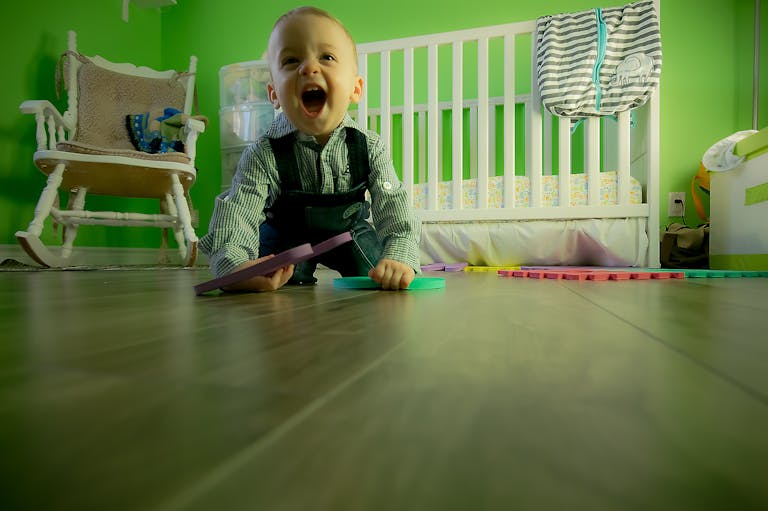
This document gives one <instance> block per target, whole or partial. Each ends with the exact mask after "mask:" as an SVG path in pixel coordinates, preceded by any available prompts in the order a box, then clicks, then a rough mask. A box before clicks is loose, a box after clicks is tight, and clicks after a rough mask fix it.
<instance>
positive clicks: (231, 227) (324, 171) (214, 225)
mask: <svg viewBox="0 0 768 511" xmlns="http://www.w3.org/2000/svg"><path fill="white" fill-rule="evenodd" d="M348 126H351V127H354V128H356V129H358V130H360V131H361V132H362V133H363V134H364V135H365V136H366V139H367V141H368V155H369V159H370V165H371V173H370V175H369V177H368V185H369V192H370V195H371V214H372V217H373V225H374V227H375V229H376V232H377V234H378V236H379V240H381V242H382V245H383V246H384V251H383V253H382V257H384V258H387V259H394V260H395V261H399V262H401V263H404V264H407V265H409V266H411V267H412V268H413V269H414V270H416V271H417V272H418V271H419V240H420V233H421V224H420V222H419V220H418V219H417V218H416V215H415V213H414V211H413V208H412V207H411V203H410V201H409V199H408V196H407V194H406V191H405V188H403V186H402V183H401V182H400V180H399V179H398V177H397V174H396V173H395V168H394V166H393V164H392V160H391V159H390V158H389V155H388V153H387V150H386V147H385V146H384V144H383V143H382V142H381V139H380V138H379V136H378V134H376V133H375V132H373V131H365V130H362V129H360V127H359V126H358V125H357V124H356V123H355V121H353V120H352V118H351V117H350V116H349V114H347V115H345V116H344V119H343V120H342V122H341V124H340V125H339V127H338V128H336V129H335V130H334V131H333V133H332V134H331V137H330V139H329V140H328V143H327V144H326V145H325V146H324V147H321V146H320V145H319V144H318V143H317V142H316V141H315V138H314V137H312V136H309V135H305V134H303V133H300V132H299V133H297V137H296V140H297V143H296V144H294V151H295V153H296V160H297V162H298V165H299V173H300V181H301V187H302V190H303V191H305V192H313V193H336V192H345V191H348V190H349V189H350V188H351V186H350V185H351V182H350V181H351V177H352V176H351V174H350V172H349V162H348V158H347V147H346V144H345V138H346V133H345V130H344V129H343V128H346V127H348ZM294 131H296V128H295V127H294V126H293V125H292V124H291V123H290V121H289V120H288V118H287V117H286V116H285V115H284V114H282V113H281V114H280V115H278V117H277V118H276V119H275V121H274V122H273V123H272V126H271V127H270V128H269V129H268V130H267V132H266V133H265V134H264V136H263V137H261V138H260V139H259V140H257V141H256V142H255V143H253V144H251V145H250V146H249V147H248V148H247V149H246V150H245V151H244V152H243V155H242V157H241V158H240V163H239V164H238V166H237V172H236V173H235V176H234V178H233V179H232V186H231V187H230V189H229V190H227V191H225V192H223V193H222V194H221V195H219V196H218V197H216V204H215V206H214V211H213V217H212V218H211V223H210V225H209V226H208V234H206V235H205V236H203V237H202V238H201V239H200V249H201V250H202V252H203V253H204V254H206V255H207V256H208V258H209V260H210V263H211V272H212V273H213V274H214V275H215V276H217V277H218V276H221V275H225V274H227V273H230V272H231V271H232V270H233V269H234V268H236V267H237V266H239V265H240V264H242V263H244V262H246V261H249V260H251V259H256V258H258V257H259V226H260V225H261V223H262V222H264V220H265V218H266V216H265V213H264V210H265V209H267V208H270V207H271V206H272V205H273V204H274V203H275V200H276V199H277V197H278V196H279V195H280V177H279V175H278V172H277V166H276V164H275V156H274V154H273V153H272V148H271V146H270V143H269V140H268V139H269V138H280V137H282V136H284V135H287V134H288V133H291V132H294Z"/></svg>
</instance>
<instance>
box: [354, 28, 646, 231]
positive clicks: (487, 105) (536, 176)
mask: <svg viewBox="0 0 768 511" xmlns="http://www.w3.org/2000/svg"><path fill="white" fill-rule="evenodd" d="M534 31H535V23H534V22H533V21H529V22H522V23H511V24H504V25H496V26H491V27H483V28H479V29H469V30H460V31H454V32H444V33H439V34H431V35H426V36H418V37H408V38H402V39H394V40H388V41H379V42H373V43H364V44H360V45H358V54H359V72H360V74H361V76H362V77H363V80H364V82H365V84H366V86H365V87H364V92H363V96H362V98H361V101H360V102H359V104H358V107H357V112H356V115H357V120H358V122H359V124H360V125H361V126H367V127H368V128H369V129H374V130H376V131H377V132H378V133H379V134H380V135H381V137H382V139H383V141H384V143H385V145H386V146H387V147H390V148H391V147H393V146H395V147H396V148H397V152H398V154H397V155H395V154H393V160H394V161H395V165H396V167H400V170H401V171H402V176H403V182H404V186H405V187H406V188H407V189H408V191H409V195H410V196H411V197H413V191H414V184H415V183H424V184H426V188H427V200H426V208H425V209H421V210H419V211H418V212H419V215H420V217H421V219H422V220H423V221H427V222H442V221H473V220H517V219H558V218H563V219H568V218H607V217H614V218H623V217H649V215H650V216H651V217H654V216H655V217H656V218H658V206H656V205H653V204H652V203H651V201H653V197H654V196H652V195H651V193H646V196H645V198H644V200H643V203H642V204H632V203H631V202H630V180H631V177H630V176H631V175H633V174H637V175H636V177H637V179H638V180H640V182H641V184H642V185H643V186H644V187H646V189H648V190H653V186H657V185H656V184H655V179H656V177H655V175H656V174H654V172H657V171H658V169H657V168H656V169H652V168H651V166H652V165H653V164H654V161H657V156H658V155H657V152H658V150H657V148H656V149H655V151H654V150H651V149H652V148H651V147H650V145H651V143H652V142H651V141H652V139H654V137H657V136H658V135H657V133H658V129H657V127H656V132H654V133H653V136H651V135H652V130H651V126H652V123H653V122H657V115H656V112H657V106H656V110H654V109H653V108H650V109H649V110H651V114H649V115H646V117H647V119H646V120H645V122H644V126H642V127H639V128H632V129H630V124H631V120H632V119H631V116H630V114H629V113H628V112H623V113H621V114H619V115H618V118H617V119H616V120H615V121H614V120H607V119H599V118H590V119H587V120H586V121H584V122H583V126H581V127H579V128H578V129H579V130H581V131H582V135H581V137H580V139H581V140H583V142H581V141H580V143H579V144H578V145H574V142H573V141H574V140H575V139H576V137H575V136H574V135H572V132H571V129H572V126H573V123H572V120H571V119H567V118H557V117H553V116H551V115H550V114H549V113H547V112H543V111H542V107H541V101H540V98H539V97H538V87H537V85H536V74H535V72H532V70H534V69H535V68H536V61H535V56H536V49H535V37H534ZM527 46H530V53H529V54H528V57H525V58H524V59H523V60H525V64H524V65H522V64H516V62H517V61H519V60H520V58H519V57H518V58H516V54H517V55H518V56H519V55H520V54H523V55H525V52H526V49H527V48H526V47H527ZM425 61H426V62H425ZM400 63H401V64H400ZM491 70H493V76H491V74H492V73H491ZM499 70H501V72H499ZM526 74H527V75H529V76H525V75H526ZM425 75H426V76H425ZM369 80H373V83H370V81H369ZM447 80H450V83H451V86H450V90H447V87H445V86H444V85H443V86H442V87H441V86H440V84H443V83H445V82H446V81H447ZM499 89H500V91H499ZM518 89H519V90H518ZM491 90H494V91H496V92H497V93H496V94H491ZM499 92H500V93H499ZM520 112H522V113H520ZM520 115H522V117H523V120H522V121H521V120H520ZM396 125H397V128H398V129H397V130H395V126H396ZM521 128H522V131H523V133H522V135H521V134H520V133H518V131H519V130H520V129H521ZM447 129H450V132H451V134H450V137H445V136H444V131H445V130H447ZM397 132H399V133H397ZM631 132H634V133H632V136H635V133H637V135H638V136H639V137H640V138H641V139H645V140H644V142H643V143H639V144H633V140H631ZM521 140H522V144H521V143H520V141H521ZM521 146H522V147H521ZM633 146H635V147H634V148H633ZM448 148H450V150H448ZM467 150H468V152H469V154H465V152H467ZM576 152H580V153H581V154H582V155H583V163H582V162H581V161H580V162H579V163H578V164H573V165H572V163H571V162H572V159H573V158H574V154H575V153H576ZM447 158H450V160H451V163H450V165H444V161H443V160H445V159H447ZM572 167H577V168H572ZM608 170H611V171H616V172H617V175H618V185H617V186H618V193H617V201H616V203H615V204H614V205H609V206H604V205H602V204H601V197H600V173H601V172H604V171H608ZM555 171H556V173H557V175H558V178H557V179H558V188H559V197H564V198H569V197H570V190H571V176H572V174H576V173H579V174H580V173H583V174H585V175H586V177H587V182H588V186H587V192H588V199H587V205H586V206H574V205H571V201H570V200H559V199H558V201H557V206H554V207H546V206H544V204H543V200H542V197H543V176H545V175H549V174H554V173H555ZM448 175H450V177H447V176H448ZM498 175H503V176H504V179H503V207H500V208H499V207H490V206H489V179H490V178H492V177H493V176H498ZM521 175H524V176H525V177H526V178H527V179H528V180H529V182H530V200H529V201H528V203H527V204H525V205H523V204H518V203H516V200H515V180H516V179H519V178H520V176H521ZM467 177H471V178H473V179H476V189H477V200H476V206H475V207H472V208H467V207H465V204H463V202H462V200H461V199H460V198H461V197H462V193H463V189H462V188H463V186H464V179H465V178H467ZM446 180H450V187H451V195H452V197H453V198H454V200H453V201H452V204H451V208H450V209H447V210H446V209H441V208H440V206H439V204H438V195H439V188H438V187H439V185H440V182H441V181H446ZM457 198H458V200H456V199H457ZM649 199H650V200H649ZM654 209H655V210H656V213H652V210H654Z"/></svg>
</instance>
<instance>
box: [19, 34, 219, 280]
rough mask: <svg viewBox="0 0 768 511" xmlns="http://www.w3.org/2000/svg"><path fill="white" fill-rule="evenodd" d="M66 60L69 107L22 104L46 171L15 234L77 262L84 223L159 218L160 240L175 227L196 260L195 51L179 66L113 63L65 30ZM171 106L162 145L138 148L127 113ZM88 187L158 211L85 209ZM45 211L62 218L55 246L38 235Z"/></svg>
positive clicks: (43, 253)
mask: <svg viewBox="0 0 768 511" xmlns="http://www.w3.org/2000/svg"><path fill="white" fill-rule="evenodd" d="M62 61H63V64H64V65H63V74H64V85H65V87H66V89H67V107H68V108H67V111H66V112H64V114H60V113H59V111H58V110H57V109H56V107H55V106H54V105H53V104H51V103H50V102H49V101H45V100H30V101H25V102H23V103H22V104H21V106H20V108H21V111H22V112H24V113H29V114H34V116H35V120H36V122H37V131H36V138H37V150H36V152H35V153H34V156H33V160H34V162H35V165H36V166H37V168H38V169H40V171H42V172H43V173H44V174H46V175H47V176H48V178H47V182H46V184H45V187H44V188H43V191H42V193H41V194H40V198H39V200H38V202H37V206H36V207H35V212H34V218H33V219H32V221H31V222H30V224H29V227H28V228H27V230H26V231H18V232H17V233H16V239H17V240H18V241H19V243H20V244H21V245H22V247H24V250H25V251H26V252H27V253H28V254H29V255H30V256H31V257H32V259H34V260H35V261H36V262H38V263H40V264H41V265H43V266H49V267H62V266H72V265H73V264H75V263H74V262H73V259H74V258H73V256H72V252H73V243H74V240H75V237H76V236H77V231H78V227H79V226H80V225H110V226H151V227H160V228H162V229H164V232H163V234H164V236H163V248H165V244H166V236H165V234H166V233H167V229H171V230H172V231H173V233H174V237H175V239H176V243H177V244H178V250H179V254H180V257H181V261H182V262H183V264H184V265H185V266H192V265H193V264H194V262H195V258H196V256H197V241H198V238H197V236H196V235H195V230H194V228H193V225H192V217H191V213H190V206H191V200H190V197H189V188H190V187H191V186H192V184H193V183H194V182H195V178H196V174H197V173H196V170H195V144H196V142H197V136H198V134H199V133H202V132H203V131H204V130H205V122H204V118H199V117H198V118H194V117H193V116H192V115H191V110H192V104H193V101H194V94H195V68H196V64H197V58H196V57H194V56H193V57H191V58H190V62H189V70H188V71H187V72H181V73H180V72H176V71H155V70H153V69H150V68H147V67H137V66H134V65H133V64H115V63H112V62H109V61H107V60H105V59H103V58H101V57H98V56H95V57H85V56H83V55H81V54H79V53H78V52H77V49H76V35H75V33H74V32H72V31H70V32H69V34H68V51H67V52H66V53H65V54H64V55H63V56H62ZM57 79H58V70H57ZM57 81H58V80H57ZM57 85H58V84H57ZM167 108H170V109H171V110H169V111H170V112H177V113H178V115H176V116H174V118H173V124H168V125H162V130H164V131H163V135H162V137H161V139H153V140H151V141H152V142H153V143H154V142H158V141H159V142H162V144H154V145H153V146H152V147H153V148H154V149H155V150H159V151H160V152H158V151H152V150H150V151H147V150H146V148H145V147H142V146H140V147H139V149H140V150H139V149H137V146H136V143H137V139H136V137H135V135H136V133H135V132H132V130H131V121H132V120H134V119H135V120H136V122H137V123H139V121H140V120H144V121H145V122H146V121H147V120H152V121H153V122H154V123H155V125H156V124H157V121H156V120H155V119H160V117H156V115H157V114H158V113H160V114H162V113H163V112H164V111H166V110H165V109H167ZM137 125H138V124H137ZM174 130H175V131H174ZM166 132H168V133H170V134H171V135H172V136H173V138H174V140H173V148H174V150H173V151H166V152H162V151H163V144H165V140H166V136H165V133H166ZM152 133H154V134H157V133H158V132H156V131H153V132H152ZM131 135H134V137H133V138H132V137H131ZM144 141H145V139H142V140H140V141H139V142H144ZM179 144H183V145H179ZM165 149H166V150H167V144H166V147H165ZM59 190H62V191H66V192H68V196H69V199H68V204H67V207H66V208H62V207H60V206H59ZM86 194H96V195H104V196H113V197H132V198H151V199H159V201H160V213H158V214H146V213H136V212H122V211H89V210H88V209H86V207H85V198H86ZM48 217H51V218H52V221H53V222H55V223H58V224H61V225H62V226H63V236H62V238H63V239H62V242H61V245H60V246H57V247H52V248H48V247H46V246H45V244H44V243H43V242H42V241H41V239H40V238H41V234H42V232H43V227H44V224H45V221H46V219H48Z"/></svg>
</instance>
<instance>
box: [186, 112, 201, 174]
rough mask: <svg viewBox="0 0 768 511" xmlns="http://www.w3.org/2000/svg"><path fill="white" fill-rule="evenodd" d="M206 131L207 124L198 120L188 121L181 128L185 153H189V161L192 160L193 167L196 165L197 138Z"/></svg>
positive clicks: (190, 119)
mask: <svg viewBox="0 0 768 511" xmlns="http://www.w3.org/2000/svg"><path fill="white" fill-rule="evenodd" d="M204 131H205V123H204V122H203V121H200V120H198V119H192V118H191V117H190V118H188V119H187V122H185V123H184V126H183V127H182V128H181V132H180V135H181V140H182V142H183V143H184V152H186V153H187V156H189V159H190V160H192V165H194V164H195V154H196V153H197V149H196V145H197V136H198V135H199V134H200V133H203V132H204Z"/></svg>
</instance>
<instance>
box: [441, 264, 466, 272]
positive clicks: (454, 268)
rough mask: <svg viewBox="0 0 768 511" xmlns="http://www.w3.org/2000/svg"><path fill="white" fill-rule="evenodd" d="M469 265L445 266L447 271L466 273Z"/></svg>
mask: <svg viewBox="0 0 768 511" xmlns="http://www.w3.org/2000/svg"><path fill="white" fill-rule="evenodd" d="M467 266H469V263H451V264H446V265H445V271H464V268H466V267H467Z"/></svg>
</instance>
